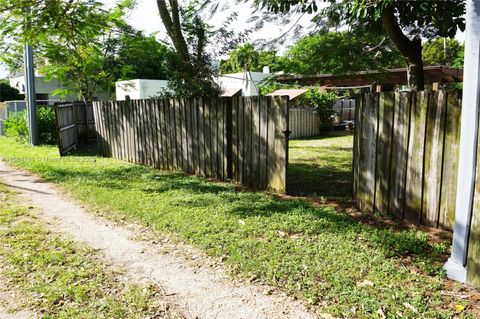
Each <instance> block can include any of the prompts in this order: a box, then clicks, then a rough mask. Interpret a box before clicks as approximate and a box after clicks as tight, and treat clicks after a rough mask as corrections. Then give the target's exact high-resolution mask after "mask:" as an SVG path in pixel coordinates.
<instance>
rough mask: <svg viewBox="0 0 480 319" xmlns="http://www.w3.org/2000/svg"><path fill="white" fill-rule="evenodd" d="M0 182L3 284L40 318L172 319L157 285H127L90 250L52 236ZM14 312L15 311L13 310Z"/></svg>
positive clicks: (19, 304) (17, 304)
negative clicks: (16, 201) (18, 204)
mask: <svg viewBox="0 0 480 319" xmlns="http://www.w3.org/2000/svg"><path fill="white" fill-rule="evenodd" d="M13 197H14V194H13V193H11V192H9V191H8V189H6V188H5V186H3V185H2V184H0V242H1V243H2V245H1V246H0V266H1V269H0V280H2V281H3V282H6V286H7V288H9V289H13V290H14V291H15V292H16V295H17V296H19V297H17V298H16V299H15V300H11V302H12V303H13V304H15V307H17V308H19V309H18V310H21V309H33V311H35V312H37V313H38V314H40V316H41V318H69V319H71V318H160V317H161V318H173V317H174V314H173V312H171V311H169V310H168V308H167V307H166V305H165V304H162V303H161V302H160V300H161V296H160V295H159V293H158V290H157V289H156V288H155V287H154V286H140V285H132V284H127V283H126V280H125V278H122V277H121V274H120V273H114V272H112V271H111V270H107V267H106V265H105V264H104V263H103V262H101V261H100V260H99V259H98V258H97V257H98V256H95V253H94V251H93V250H92V249H89V248H87V247H84V246H80V245H78V244H75V243H74V242H72V241H69V240H65V239H63V238H61V237H59V236H58V235H54V234H51V233H49V232H48V231H47V230H46V229H45V228H44V227H43V226H42V223H41V222H40V221H39V220H37V219H35V217H34V214H33V213H31V212H30V210H29V209H28V208H25V207H20V206H17V205H16V204H14V198H13ZM14 310H15V309H12V311H14Z"/></svg>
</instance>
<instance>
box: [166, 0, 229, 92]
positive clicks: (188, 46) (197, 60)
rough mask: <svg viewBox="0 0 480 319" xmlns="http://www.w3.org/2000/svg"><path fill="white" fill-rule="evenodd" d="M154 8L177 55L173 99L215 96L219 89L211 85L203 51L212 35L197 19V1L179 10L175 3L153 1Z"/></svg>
mask: <svg viewBox="0 0 480 319" xmlns="http://www.w3.org/2000/svg"><path fill="white" fill-rule="evenodd" d="M157 7H158V11H159V13H160V18H161V20H162V23H163V25H164V26H165V29H166V31H167V34H168V36H169V38H170V40H171V41H172V44H173V47H174V48H175V52H176V53H177V63H176V65H175V66H174V70H175V72H174V73H173V74H172V79H171V80H172V81H171V82H170V87H171V89H173V91H174V92H175V95H177V96H181V97H185V96H206V95H217V94H218V93H219V92H220V89H219V87H218V85H217V84H216V83H215V82H214V81H213V77H214V76H215V72H214V71H213V68H212V65H211V61H212V58H211V57H210V55H209V54H208V53H207V52H206V49H205V48H206V46H207V43H208V41H209V39H210V38H211V37H212V35H213V32H212V31H211V28H210V26H209V25H208V24H207V23H205V22H204V21H203V20H202V18H201V16H200V13H199V12H200V11H201V7H202V3H201V1H192V2H190V4H189V5H183V6H181V5H179V3H178V1H177V0H169V1H168V3H167V1H165V0H157Z"/></svg>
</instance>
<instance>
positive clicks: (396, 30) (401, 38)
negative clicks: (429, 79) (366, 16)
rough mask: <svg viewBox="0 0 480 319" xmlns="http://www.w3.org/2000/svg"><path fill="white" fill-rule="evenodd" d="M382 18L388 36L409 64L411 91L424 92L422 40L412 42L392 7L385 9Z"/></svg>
mask: <svg viewBox="0 0 480 319" xmlns="http://www.w3.org/2000/svg"><path fill="white" fill-rule="evenodd" d="M381 18H382V23H383V26H384V27H385V30H386V31H387V34H388V36H389V37H390V39H392V42H393V43H394V44H395V46H396V47H397V49H398V51H400V53H401V54H402V55H403V57H404V58H405V60H406V62H407V82H408V86H409V87H410V90H412V91H421V90H423V89H424V88H425V79H424V75H423V59H422V39H421V38H420V37H415V38H414V39H412V40H410V39H409V38H408V37H407V36H406V35H405V34H404V33H403V31H402V29H401V28H400V25H399V24H398V21H397V17H396V16H395V12H394V8H393V7H392V6H387V7H385V9H384V10H383V12H382V17H381Z"/></svg>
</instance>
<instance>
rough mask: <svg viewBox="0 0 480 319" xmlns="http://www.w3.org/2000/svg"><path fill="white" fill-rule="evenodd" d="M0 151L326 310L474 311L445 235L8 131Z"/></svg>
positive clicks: (395, 313) (98, 204)
mask: <svg viewBox="0 0 480 319" xmlns="http://www.w3.org/2000/svg"><path fill="white" fill-rule="evenodd" d="M299 143H300V142H299ZM0 157H3V158H4V159H5V160H7V161H8V162H9V163H10V164H11V165H14V166H17V167H22V168H25V169H28V170H30V171H32V172H35V173H38V174H40V175H41V176H42V177H43V178H44V179H45V180H47V181H51V182H54V183H57V184H59V185H60V186H61V187H62V188H63V189H65V190H67V191H69V192H70V193H71V194H73V196H75V197H76V198H78V199H79V200H80V201H82V202H84V203H86V204H87V205H89V206H90V207H91V209H92V210H97V211H98V212H99V213H101V214H103V215H104V216H106V217H107V218H112V219H124V220H127V221H128V220H131V221H140V222H141V223H143V224H144V225H145V226H148V227H150V228H152V229H154V230H157V231H160V232H163V233H165V234H169V235H170V236H173V237H174V238H177V239H179V240H183V241H186V242H188V243H190V244H192V245H194V246H197V247H200V248H202V249H203V250H204V251H206V252H207V253H208V254H210V255H212V256H216V257H219V258H222V259H223V260H224V262H225V263H226V265H227V266H228V267H229V268H230V269H232V271H233V272H234V273H235V274H237V275H239V276H244V277H246V278H257V280H260V281H263V282H266V283H269V284H272V285H275V286H278V287H280V289H282V290H284V291H286V292H288V293H289V294H291V295H293V296H297V297H299V298H302V299H304V300H307V301H308V302H309V303H311V304H312V305H315V307H319V308H321V310H322V311H324V312H328V313H331V314H334V315H337V316H343V317H356V318H375V317H378V318H383V317H384V316H386V317H388V318H395V317H400V316H403V317H404V318H419V317H421V318H453V317H455V316H456V317H472V318H474V317H475V315H474V314H473V313H472V309H471V308H472V307H474V306H475V305H474V304H473V303H470V302H469V300H462V299H460V298H459V297H456V296H457V294H455V293H452V290H456V289H459V286H456V285H453V286H450V285H449V287H445V281H444V279H443V278H444V274H443V272H442V270H441V265H442V262H443V260H444V258H445V255H446V253H447V247H448V245H449V243H448V241H447V242H435V243H433V242H430V241H429V240H428V236H427V235H426V234H425V233H422V232H419V231H414V230H394V229H393V228H392V227H391V226H378V225H377V224H375V225H370V224H368V223H361V222H359V221H358V220H357V219H355V218H353V217H351V216H350V215H348V214H346V213H345V214H344V213H338V212H336V211H334V210H333V209H332V208H329V207H321V206H316V205H313V204H311V203H310V202H308V201H305V200H301V199H281V198H279V197H276V196H273V195H269V194H267V193H264V192H247V191H238V189H236V187H235V186H234V185H231V184H226V183H217V182H211V181H207V180H204V179H202V178H197V177H194V176H185V175H184V174H182V173H178V172H176V173H175V172H174V173H169V172H162V171H159V170H155V169H151V168H147V167H142V166H138V165H133V164H129V163H125V162H121V161H117V160H113V159H104V158H100V157H95V156H91V155H88V154H76V155H71V156H68V157H65V158H59V156H58V150H57V148H56V147H48V146H46V147H37V148H32V147H30V146H27V145H20V144H17V143H15V141H14V140H12V139H8V138H2V137H0ZM345 169H346V168H345ZM443 290H447V291H448V293H444V292H443Z"/></svg>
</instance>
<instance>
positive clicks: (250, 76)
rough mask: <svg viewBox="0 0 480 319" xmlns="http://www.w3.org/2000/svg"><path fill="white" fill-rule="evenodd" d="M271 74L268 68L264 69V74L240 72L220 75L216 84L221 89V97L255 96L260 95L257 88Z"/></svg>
mask: <svg viewBox="0 0 480 319" xmlns="http://www.w3.org/2000/svg"><path fill="white" fill-rule="evenodd" d="M270 77H272V74H270V72H269V70H268V68H264V72H248V71H246V72H240V73H230V74H222V75H220V76H219V77H218V78H217V79H216V82H217V83H218V85H220V88H221V89H222V91H223V92H224V93H223V96H233V95H236V94H240V95H242V96H257V95H260V91H259V89H258V86H259V85H261V84H262V83H263V82H266V81H267V80H268V79H269V78H270Z"/></svg>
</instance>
